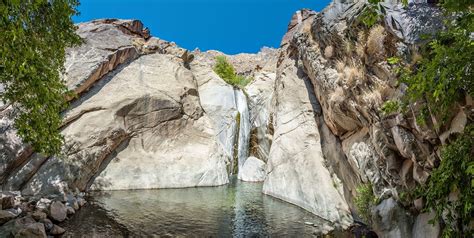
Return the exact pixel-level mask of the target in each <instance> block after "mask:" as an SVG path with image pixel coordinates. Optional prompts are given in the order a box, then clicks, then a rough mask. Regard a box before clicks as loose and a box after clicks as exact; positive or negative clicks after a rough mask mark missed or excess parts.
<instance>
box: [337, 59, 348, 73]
mask: <svg viewBox="0 0 474 238" xmlns="http://www.w3.org/2000/svg"><path fill="white" fill-rule="evenodd" d="M345 68H346V63H344V61H342V60H338V61H336V70H337V72H339V73H343V72H344V69H345Z"/></svg>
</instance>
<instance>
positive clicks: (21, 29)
mask: <svg viewBox="0 0 474 238" xmlns="http://www.w3.org/2000/svg"><path fill="white" fill-rule="evenodd" d="M78 4H79V3H78V1H77V0H0V13H1V20H0V32H1V34H0V42H1V48H0V83H1V84H2V85H3V87H4V91H3V92H1V94H0V96H1V99H2V100H3V101H4V103H8V104H12V105H14V106H15V108H16V109H17V112H18V113H17V114H16V118H15V126H16V128H17V129H18V133H19V135H20V136H21V137H22V138H23V141H24V142H26V143H30V144H31V145H32V146H33V148H34V149H35V150H36V151H38V152H42V153H45V154H57V153H59V151H60V150H61V145H62V143H63V138H62V136H61V134H60V128H59V127H60V124H61V116H60V112H61V111H62V110H63V109H65V106H66V104H67V102H66V94H67V93H68V89H67V87H66V86H65V84H64V81H63V80H62V78H61V73H62V72H63V71H64V61H65V49H66V48H67V47H71V46H74V45H77V44H79V43H80V42H81V39H80V37H79V36H78V35H77V34H76V33H75V26H74V23H73V22H72V20H71V16H73V15H75V14H77V11H76V8H77V6H78Z"/></svg>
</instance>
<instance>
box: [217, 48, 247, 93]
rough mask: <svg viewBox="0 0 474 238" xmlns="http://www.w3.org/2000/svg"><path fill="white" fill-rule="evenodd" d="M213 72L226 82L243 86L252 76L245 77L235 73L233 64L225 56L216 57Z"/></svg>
mask: <svg viewBox="0 0 474 238" xmlns="http://www.w3.org/2000/svg"><path fill="white" fill-rule="evenodd" d="M214 72H216V74H217V75H219V77H221V78H222V79H223V80H224V81H226V82H227V83H228V84H230V85H232V86H235V87H240V88H243V87H245V86H246V85H247V84H249V83H250V82H251V81H252V78H247V77H244V76H241V75H237V74H236V73H235V69H234V66H232V64H231V63H229V62H228V61H227V59H226V57H225V56H217V57H216V65H215V66H214Z"/></svg>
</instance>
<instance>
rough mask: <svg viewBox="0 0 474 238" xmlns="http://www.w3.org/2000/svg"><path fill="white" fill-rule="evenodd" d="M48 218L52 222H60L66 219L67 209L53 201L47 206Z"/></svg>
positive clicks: (58, 202) (60, 203)
mask: <svg viewBox="0 0 474 238" xmlns="http://www.w3.org/2000/svg"><path fill="white" fill-rule="evenodd" d="M49 216H50V217H51V219H53V221H57V222H62V221H64V220H66V217H67V207H66V205H64V204H63V203H62V202H60V201H54V202H52V203H51V206H49Z"/></svg>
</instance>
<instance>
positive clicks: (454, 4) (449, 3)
mask: <svg viewBox="0 0 474 238" xmlns="http://www.w3.org/2000/svg"><path fill="white" fill-rule="evenodd" d="M441 2H442V6H443V8H444V9H446V10H448V11H456V12H459V11H466V9H469V7H472V4H473V2H472V0H443V1H441Z"/></svg>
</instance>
